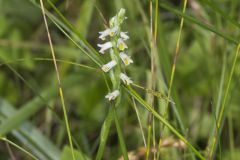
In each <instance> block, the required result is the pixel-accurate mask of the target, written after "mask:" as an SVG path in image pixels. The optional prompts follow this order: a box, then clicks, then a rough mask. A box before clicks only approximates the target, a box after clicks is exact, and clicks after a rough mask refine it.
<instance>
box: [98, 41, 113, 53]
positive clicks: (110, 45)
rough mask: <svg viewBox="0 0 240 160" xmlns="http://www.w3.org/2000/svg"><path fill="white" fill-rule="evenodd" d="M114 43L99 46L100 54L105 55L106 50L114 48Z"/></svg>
mask: <svg viewBox="0 0 240 160" xmlns="http://www.w3.org/2000/svg"><path fill="white" fill-rule="evenodd" d="M112 46H113V45H112V43H111V42H106V43H104V44H98V47H101V49H100V51H99V52H100V53H102V54H104V52H105V50H107V49H109V48H112Z"/></svg>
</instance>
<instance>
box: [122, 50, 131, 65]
mask: <svg viewBox="0 0 240 160" xmlns="http://www.w3.org/2000/svg"><path fill="white" fill-rule="evenodd" d="M119 56H120V58H121V60H122V61H123V63H124V64H125V65H126V66H128V65H130V64H131V63H133V60H132V59H131V57H129V56H128V55H127V54H125V53H124V52H120V54H119Z"/></svg>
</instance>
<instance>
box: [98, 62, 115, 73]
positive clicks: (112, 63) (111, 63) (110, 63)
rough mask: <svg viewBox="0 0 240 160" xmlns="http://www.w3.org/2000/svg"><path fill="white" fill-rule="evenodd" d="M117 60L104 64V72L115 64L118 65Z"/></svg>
mask: <svg viewBox="0 0 240 160" xmlns="http://www.w3.org/2000/svg"><path fill="white" fill-rule="evenodd" d="M116 64H117V62H116V61H115V60H112V61H110V62H108V63H107V64H104V65H103V66H102V70H103V71H104V72H108V71H109V70H110V69H112V68H113V67H114V66H116Z"/></svg>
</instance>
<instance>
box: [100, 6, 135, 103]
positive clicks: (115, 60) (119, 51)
mask: <svg viewBox="0 0 240 160" xmlns="http://www.w3.org/2000/svg"><path fill="white" fill-rule="evenodd" d="M125 19H126V17H125V9H120V11H119V13H118V14H117V15H116V16H114V17H112V18H111V19H110V21H109V28H107V29H106V30H104V31H101V32H99V34H100V36H99V38H100V39H101V40H104V41H105V40H107V39H109V41H107V42H105V43H103V44H98V47H100V50H99V52H100V53H101V54H105V52H106V51H110V53H111V54H113V55H111V57H112V59H111V61H110V62H108V63H106V64H104V65H103V66H102V70H103V71H104V72H109V71H110V70H113V71H114V69H113V68H114V67H116V66H117V65H119V66H121V64H120V62H121V61H122V63H123V66H128V65H130V64H131V63H133V60H132V59H131V57H130V56H128V55H127V53H126V49H127V48H128V46H127V44H126V40H128V39H129V36H128V33H127V32H122V31H121V24H122V23H123V21H124V20H125ZM120 68H121V67H120ZM116 74H117V75H116ZM114 75H115V77H117V78H118V79H121V80H122V82H123V83H124V84H125V85H130V84H131V83H133V82H132V80H131V79H130V78H129V77H128V76H127V75H126V74H124V73H122V72H120V73H118V72H114ZM119 94H120V92H119V90H118V88H116V87H115V88H114V91H113V92H111V93H109V94H107V95H106V96H105V98H107V99H108V100H109V101H111V100H114V99H116V98H117V97H118V96H119Z"/></svg>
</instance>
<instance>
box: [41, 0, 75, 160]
mask: <svg viewBox="0 0 240 160" xmlns="http://www.w3.org/2000/svg"><path fill="white" fill-rule="evenodd" d="M40 4H41V10H42V14H43V19H44V23H45V28H46V31H47V35H48V41H49V45H50V49H51V53H52V58H53V63H54V67H55V71H56V75H57V80H58V87H59V94H60V98H61V103H62V109H63V114H64V119H65V123H66V128H67V134H68V140H69V144H70V147H71V153H72V158H73V160H75V159H76V158H75V155H74V150H73V143H72V136H71V131H70V126H69V122H68V116H67V111H66V106H65V101H64V96H63V90H62V86H61V80H60V75H59V70H58V66H57V61H56V57H55V52H54V49H53V44H52V39H51V35H50V32H49V29H48V24H47V19H46V13H45V9H44V5H43V0H40Z"/></svg>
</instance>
